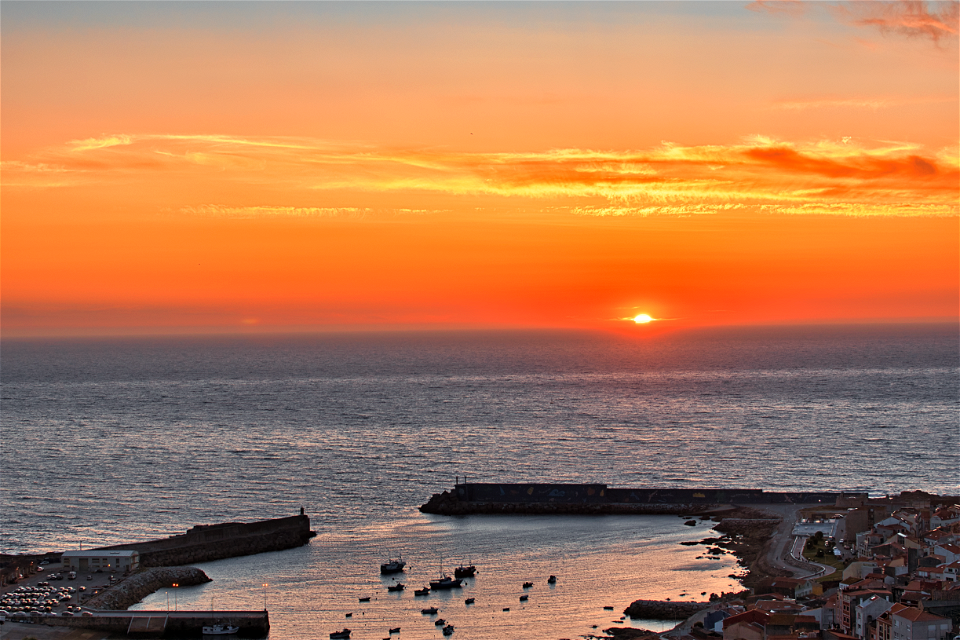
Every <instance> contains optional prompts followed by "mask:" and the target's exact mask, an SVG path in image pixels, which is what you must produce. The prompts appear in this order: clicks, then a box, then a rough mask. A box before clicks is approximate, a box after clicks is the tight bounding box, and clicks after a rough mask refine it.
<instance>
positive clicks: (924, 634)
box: [890, 607, 952, 640]
mask: <svg viewBox="0 0 960 640" xmlns="http://www.w3.org/2000/svg"><path fill="white" fill-rule="evenodd" d="M890 622H891V623H892V627H893V638H892V640H944V639H945V638H947V637H949V635H950V628H951V626H952V623H951V622H950V618H943V617H940V616H938V615H934V614H932V613H929V612H927V611H921V610H920V609H917V608H916V607H903V608H902V609H899V610H897V611H892V610H891V612H890Z"/></svg>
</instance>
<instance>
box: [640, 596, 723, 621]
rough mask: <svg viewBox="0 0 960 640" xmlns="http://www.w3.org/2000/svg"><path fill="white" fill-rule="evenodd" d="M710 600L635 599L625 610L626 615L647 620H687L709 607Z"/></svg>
mask: <svg viewBox="0 0 960 640" xmlns="http://www.w3.org/2000/svg"><path fill="white" fill-rule="evenodd" d="M711 604H712V603H710V602H666V601H663V600H634V601H633V602H631V603H630V606H629V607H627V608H626V609H624V610H623V613H624V615H626V616H629V617H631V618H643V619H645V620H686V619H687V618H689V617H690V616H692V615H694V614H695V613H699V612H700V611H703V610H704V609H706V608H707V607H709V606H710V605H711Z"/></svg>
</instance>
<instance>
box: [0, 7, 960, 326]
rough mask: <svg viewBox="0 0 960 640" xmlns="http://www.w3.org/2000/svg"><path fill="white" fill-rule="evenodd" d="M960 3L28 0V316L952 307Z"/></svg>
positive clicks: (21, 124) (16, 244) (5, 216)
mask: <svg viewBox="0 0 960 640" xmlns="http://www.w3.org/2000/svg"><path fill="white" fill-rule="evenodd" d="M958 7H960V4H958V3H957V2H947V3H879V2H849V3H826V2H817V3H809V4H807V3H800V2H767V3H745V2H670V3H659V2H635V3H627V2H618V3H609V4H608V3H598V2H596V3H550V2H538V3H519V4H514V3H504V2H491V3H478V4H474V3H453V2H450V3H429V4H427V3H416V2H396V3H387V4H381V3H358V2H351V3H273V2H271V3H256V2H242V3H240V2H235V3H216V2H209V3H195V4H191V3H179V2H178V3H161V2H157V3H149V2H148V3H122V2H110V3H93V2H90V3H87V2H70V3H55V2H42V3H37V2H11V1H8V0H4V2H3V3H2V5H0V14H2V15H0V17H2V20H0V28H2V34H0V35H2V39H0V44H2V58H0V61H2V89H3V91H2V103H0V106H2V121H0V126H2V137H0V156H2V173H0V180H2V238H0V240H2V253H0V257H2V271H0V277H2V281H0V282H2V298H0V302H2V331H3V335H4V336H7V337H10V336H31V335H78V334H113V333H117V334H125V333H151V332H157V333H171V332H173V333H181V332H193V331H202V332H211V331H243V332H248V331H284V330H297V331H301V330H313V329H320V330H324V329H338V330H339V329H404V328H431V327H435V328H453V327H478V328H497V327H579V328H590V329H614V330H631V331H644V330H647V329H649V328H650V327H653V326H654V325H657V326H660V327H667V326H669V327H686V326H704V325H738V324H771V323H773V324H779V323H808V322H816V323H824V322H844V323H846V322H861V321H864V322H877V321H894V322H903V321H931V320H951V321H956V320H957V318H958V309H960V224H958V221H960V211H958V198H960V161H958V140H960V126H958V125H960V115H958V114H960V102H958V97H960V96H958V93H960V91H958V90H960V69H958V58H960V56H958ZM638 314H649V315H650V316H651V317H652V318H654V321H653V322H651V323H649V324H646V325H637V324H634V323H633V322H632V321H631V320H629V319H630V318H633V317H635V316H637V315H638Z"/></svg>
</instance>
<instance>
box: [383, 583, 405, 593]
mask: <svg viewBox="0 0 960 640" xmlns="http://www.w3.org/2000/svg"><path fill="white" fill-rule="evenodd" d="M403 588H404V584H403V583H402V582H398V583H397V584H391V585H389V586H388V587H387V591H403Z"/></svg>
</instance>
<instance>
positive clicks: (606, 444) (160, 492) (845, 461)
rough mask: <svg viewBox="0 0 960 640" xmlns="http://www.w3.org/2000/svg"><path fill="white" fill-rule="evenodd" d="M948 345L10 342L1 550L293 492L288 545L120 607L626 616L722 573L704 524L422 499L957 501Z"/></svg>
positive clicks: (562, 338)
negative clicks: (497, 512)
mask: <svg viewBox="0 0 960 640" xmlns="http://www.w3.org/2000/svg"><path fill="white" fill-rule="evenodd" d="M958 363H960V353H958V332H957V327H956V326H955V325H911V326H898V325H892V326H882V325H876V326H847V327H793V328H789V327H787V328H761V329H712V330H699V331H687V332H678V333H674V334H665V335H660V336H655V337H651V338H638V337H635V336H624V335H613V334H597V333H579V332H500V333H493V332H490V333H482V332H476V333H456V332H448V333H407V334H403V333H396V334H339V335H299V336H234V337H194V338H185V337H178V338H173V337H170V338H125V339H72V340H4V341H3V343H2V369H0V373H2V383H3V386H2V409H3V410H2V414H0V420H2V422H0V426H2V429H3V448H2V452H0V455H2V464H3V470H4V473H3V482H2V484H0V510H2V516H0V518H2V538H0V545H2V551H3V552H5V553H22V552H33V551H41V550H63V549H68V548H77V547H79V546H80V545H81V544H82V545H83V546H84V547H88V546H100V545H107V544H117V543H122V542H126V541H134V540H146V539H152V538H157V537H162V536H167V535H170V534H174V533H181V532H183V531H184V530H186V529H187V528H189V527H191V526H193V525H195V524H212V523H218V522H231V521H234V522H237V521H252V520H258V519H263V518H272V517H281V516H286V515H293V514H295V513H298V512H299V510H300V508H301V507H303V508H304V509H305V510H306V513H307V514H308V515H310V516H311V519H312V522H313V528H314V529H315V530H316V531H317V533H318V535H317V537H316V538H314V539H313V540H312V541H311V543H310V544H309V545H307V546H305V547H303V548H299V549H294V550H290V551H284V552H278V553H268V554H261V555H258V556H252V557H248V558H235V559H230V560H223V561H219V562H214V563H208V564H205V565H202V568H203V569H204V570H205V571H207V573H208V574H209V575H210V577H212V578H213V579H214V581H213V582H212V583H210V584H207V585H203V586H200V587H194V588H190V589H180V590H178V592H177V593H175V594H168V593H164V592H161V593H157V594H154V595H153V596H151V597H150V598H148V599H147V600H146V601H145V602H144V603H142V604H141V605H140V606H141V607H149V608H163V607H165V606H167V600H168V598H169V599H170V606H171V607H174V606H175V607H180V608H182V607H190V608H194V609H208V608H210V607H211V606H213V607H215V608H217V609H260V608H263V606H264V602H266V606H267V607H268V608H269V610H270V612H271V624H272V631H271V634H270V636H271V638H278V639H283V638H298V637H305V636H307V635H312V636H318V637H319V636H322V637H326V636H327V634H328V633H329V632H330V631H333V630H335V629H337V628H343V627H349V628H351V629H354V630H355V631H354V634H353V636H352V637H354V638H366V637H370V638H380V637H386V635H387V633H386V632H387V629H388V628H392V627H401V629H402V632H401V637H405V638H407V637H409V638H434V637H441V636H440V630H439V628H437V627H435V625H434V624H433V622H432V620H431V619H430V618H429V617H427V616H421V614H420V613H419V611H420V609H421V608H422V607H426V606H431V605H433V604H436V606H438V607H439V608H440V609H441V613H440V616H441V617H444V618H445V619H447V620H448V621H449V622H452V623H453V624H454V625H455V626H456V628H457V631H456V633H455V637H458V638H502V637H544V638H549V637H557V638H560V637H576V636H579V635H583V634H589V633H596V632H597V629H594V628H593V625H597V626H598V628H599V629H602V628H605V627H609V626H614V625H615V624H629V623H630V622H629V621H620V620H619V618H620V615H621V612H622V610H623V608H624V607H625V606H626V605H627V604H629V602H630V601H631V600H633V599H637V598H668V597H669V598H673V599H684V600H687V599H688V600H697V599H701V598H703V597H704V596H702V595H701V593H702V592H707V593H708V594H709V593H711V592H720V591H729V590H732V589H736V588H737V583H736V581H735V579H733V578H731V577H730V575H731V574H736V573H738V571H739V569H738V568H737V567H736V566H735V562H734V559H733V558H731V557H730V556H726V555H725V556H722V557H721V558H719V559H715V558H711V557H708V556H705V555H704V551H705V547H703V546H694V547H689V546H683V545H680V544H679V542H681V541H685V540H697V539H701V538H703V537H705V536H709V535H711V534H710V531H709V523H707V522H700V523H699V524H698V525H697V526H696V527H688V526H685V525H684V524H683V520H682V519H680V518H677V517H672V516H644V517H629V516H617V517H614V516H604V517H593V518H591V517H569V516H565V517H547V516H514V517H508V516H469V517H459V518H445V517H439V516H428V515H424V514H421V513H419V512H418V511H417V509H416V507H417V506H418V505H419V504H422V503H423V502H424V501H426V500H427V498H429V496H430V495H431V494H433V493H435V492H438V491H441V490H443V489H448V488H450V487H452V485H453V482H454V478H455V476H458V475H459V476H461V477H463V476H464V475H466V476H468V479H469V480H470V481H477V482H494V481H502V482H523V481H536V482H603V483H607V484H609V485H611V486H666V487H749V488H762V489H767V490H859V491H868V492H870V493H873V494H878V493H887V492H899V491H902V490H910V489H922V490H926V491H931V492H937V493H955V492H957V489H958V478H957V469H958V468H960V446H958V445H960V430H958V415H960V412H958V390H960V371H958ZM400 553H402V554H403V556H404V559H405V560H407V562H408V564H409V568H408V570H407V572H406V575H405V577H404V578H403V580H404V582H405V583H406V584H407V590H405V591H404V592H401V593H399V594H395V593H388V592H387V591H386V585H387V584H390V583H391V580H390V579H384V578H381V576H380V575H379V573H378V565H379V563H380V562H383V561H385V560H386V559H387V558H388V557H389V556H396V555H397V554H400ZM698 556H699V557H698ZM461 561H465V562H470V561H472V562H473V563H474V564H476V565H477V567H478V568H479V569H480V574H479V575H478V577H477V578H476V579H475V580H471V581H469V582H468V583H467V584H466V585H465V587H464V588H463V589H462V590H458V591H455V592H450V593H447V594H442V595H431V596H430V597H429V598H415V597H414V595H413V589H414V588H419V587H422V586H424V585H425V584H426V582H427V581H428V580H429V579H430V578H432V577H434V576H435V575H436V574H437V573H438V572H439V571H440V569H441V563H442V565H443V568H444V569H447V570H450V569H452V567H453V566H454V565H456V564H458V563H459V562H461ZM550 574H556V575H557V576H558V581H557V583H556V585H553V586H550V585H548V584H547V583H546V579H547V577H548V576H549V575H550ZM526 581H531V582H533V583H534V586H533V587H532V588H531V589H528V590H527V591H526V592H525V591H524V590H523V589H522V588H521V585H522V583H523V582H526ZM264 584H266V585H267V586H266V587H264V586H263V585H264ZM524 593H527V594H528V595H529V598H528V600H527V601H526V602H525V603H521V602H520V600H519V597H520V596H521V595H523V594H524ZM361 597H370V598H371V600H370V602H369V603H360V602H359V598H361ZM468 597H474V598H475V599H476V603H475V604H474V605H471V606H467V605H465V604H464V602H463V600H464V599H465V598H468ZM605 606H611V607H613V610H607V609H604V607H605ZM504 608H509V609H510V611H508V612H507V611H503V609H504ZM348 613H350V614H352V615H351V617H350V618H347V617H346V614H348ZM635 624H638V625H639V626H647V627H649V626H652V625H653V624H654V623H652V622H645V621H639V622H635Z"/></svg>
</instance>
